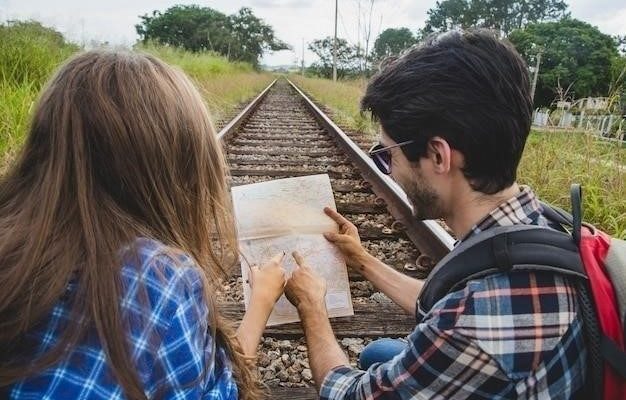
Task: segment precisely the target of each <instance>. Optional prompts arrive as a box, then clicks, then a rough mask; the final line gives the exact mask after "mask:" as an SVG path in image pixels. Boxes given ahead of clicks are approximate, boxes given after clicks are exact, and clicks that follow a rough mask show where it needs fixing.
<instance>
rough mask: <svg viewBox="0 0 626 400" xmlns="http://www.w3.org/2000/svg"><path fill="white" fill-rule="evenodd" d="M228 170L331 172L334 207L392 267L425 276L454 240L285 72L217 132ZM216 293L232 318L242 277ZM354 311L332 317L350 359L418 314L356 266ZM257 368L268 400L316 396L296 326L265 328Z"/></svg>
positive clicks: (238, 308)
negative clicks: (413, 213) (422, 219)
mask: <svg viewBox="0 0 626 400" xmlns="http://www.w3.org/2000/svg"><path fill="white" fill-rule="evenodd" d="M219 138H220V140H222V141H223V143H224V146H225V149H226V152H227V157H228V162H229V164H230V168H231V185H232V186H236V185H242V184H247V183H253V182H261V181H266V180H270V179H279V178H287V177H293V176H302V175H311V174H318V173H326V174H328V175H329V176H330V179H331V184H332V187H333V191H334V196H335V201H336V204H337V209H338V211H339V212H340V213H342V214H343V215H345V216H346V217H347V218H348V219H349V220H350V221H352V222H353V223H354V224H355V225H356V226H357V227H358V228H359V233H360V235H361V240H362V242H363V245H364V246H365V248H367V250H368V251H369V252H370V253H371V254H373V255H375V256H376V257H378V258H379V259H381V260H383V261H384V262H386V263H387V264H389V265H391V266H393V267H394V268H396V269H398V270H400V271H403V272H405V273H407V274H410V275H412V276H415V277H419V278H423V277H425V276H426V274H427V273H428V271H429V269H430V267H431V266H432V263H433V262H434V261H436V260H437V259H439V258H440V257H442V256H443V255H444V254H445V253H446V252H447V251H448V250H449V248H450V246H451V243H452V241H451V238H450V237H449V236H448V235H447V234H446V233H445V231H444V230H443V229H442V228H441V227H439V225H437V224H434V223H433V224H432V225H429V223H426V224H424V223H418V222H415V221H413V220H412V219H411V218H410V208H408V204H407V202H406V200H404V199H403V198H402V194H401V193H400V192H399V191H398V190H397V189H396V188H395V187H394V186H393V184H391V183H390V180H389V179H388V178H387V177H384V176H383V175H381V174H380V173H378V172H377V171H376V170H375V167H373V164H372V163H371V161H369V159H368V158H367V156H366V155H365V153H364V152H363V148H364V147H366V146H367V145H368V144H369V143H368V142H367V141H366V140H365V139H358V138H353V140H350V138H349V137H348V136H347V135H346V134H345V133H343V132H342V131H341V130H340V129H339V128H337V127H336V126H335V125H334V124H333V123H332V121H330V120H329V119H328V118H327V117H326V116H325V115H323V114H322V113H321V111H319V109H317V107H316V106H315V105H314V104H313V103H312V102H311V101H310V100H308V99H307V98H306V96H304V94H303V93H302V92H300V91H299V89H297V88H296V87H295V86H293V85H292V84H291V82H288V81H287V80H285V79H281V80H278V81H275V82H274V83H273V84H271V85H270V86H268V88H267V89H266V90H265V91H264V92H263V93H261V94H260V95H259V96H258V97H257V98H256V99H255V100H254V101H253V102H252V103H251V104H250V105H248V106H247V107H246V108H245V109H244V110H243V111H242V112H241V113H240V114H239V116H237V117H236V118H235V119H234V120H233V121H231V122H230V123H229V124H227V125H226V126H225V127H224V128H223V129H222V131H221V132H220V133H219ZM238 275H239V274H237V276H233V277H232V278H231V279H230V280H229V281H228V282H226V284H225V285H224V286H223V288H222V291H221V292H220V294H219V302H220V308H221V310H222V311H223V312H224V313H225V314H226V315H228V316H230V317H232V318H233V319H235V320H240V319H241V317H242V315H243V312H244V306H243V292H242V281H241V277H240V276H238ZM349 276H350V289H351V293H352V299H353V303H354V311H355V315H354V316H352V317H344V318H334V319H332V320H331V323H332V326H333V329H334V331H335V334H336V335H337V337H338V340H339V342H340V344H341V345H342V346H343V348H344V350H345V351H346V353H347V354H348V355H349V356H350V360H351V362H352V363H353V365H356V360H357V358H358V355H359V353H360V352H361V350H362V349H363V347H364V345H366V344H367V343H369V342H370V341H371V340H373V339H375V338H377V337H381V336H386V337H402V336H406V335H407V334H408V333H409V332H411V330H412V329H413V327H414V317H413V316H411V315H406V314H405V313H404V312H403V311H402V310H401V309H400V308H399V307H398V306H396V305H395V304H393V303H392V302H391V301H390V300H389V299H388V298H386V297H385V296H384V295H383V294H382V293H379V292H377V291H376V289H375V288H373V287H372V285H371V284H370V283H369V282H367V281H364V280H363V279H362V278H361V277H360V276H358V275H357V274H355V273H350V274H349ZM261 347H262V349H261V352H260V353H259V359H258V367H259V372H260V375H261V377H262V379H263V381H264V382H265V383H266V384H267V385H268V386H269V387H270V388H271V396H270V397H271V398H275V399H280V398H285V399H286V398H289V399H290V400H296V399H311V398H316V393H315V390H314V388H313V382H312V379H311V378H312V377H311V371H310V368H309V364H308V359H307V352H306V346H305V342H304V338H303V335H302V330H301V328H300V325H299V324H286V325H281V326H275V327H270V328H268V329H267V330H266V334H265V337H264V338H263V341H262V343H261Z"/></svg>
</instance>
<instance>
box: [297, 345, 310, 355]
mask: <svg viewBox="0 0 626 400" xmlns="http://www.w3.org/2000/svg"><path fill="white" fill-rule="evenodd" d="M296 350H298V351H300V352H303V353H304V352H305V351H306V350H307V349H306V346H302V345H300V346H298V347H296Z"/></svg>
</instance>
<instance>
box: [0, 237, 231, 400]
mask: <svg viewBox="0 0 626 400" xmlns="http://www.w3.org/2000/svg"><path fill="white" fill-rule="evenodd" d="M135 248H136V249H137V256H138V257H134V256H133V257H132V258H128V260H134V261H127V262H125V265H123V267H122V270H121V280H122V283H123V297H122V298H121V299H120V301H121V302H120V304H121V307H122V315H123V316H124V318H125V321H128V322H129V332H128V343H129V351H130V354H129V355H130V356H131V357H132V361H133V363H134V365H135V367H136V371H137V374H138V376H139V378H140V380H141V383H142V384H143V388H144V392H145V393H146V395H147V397H148V398H153V397H155V396H158V397H159V398H165V399H237V398H238V395H237V386H236V384H235V382H234V380H233V377H232V369H231V364H230V361H229V360H228V358H227V357H226V354H225V352H224V350H223V349H222V348H221V347H219V346H216V343H215V341H214V339H213V337H212V336H211V334H210V332H209V326H208V320H209V315H208V313H209V310H208V306H207V303H206V300H205V299H204V297H203V282H202V279H201V276H200V272H199V270H198V267H197V265H196V264H195V263H194V261H193V260H192V259H191V258H189V257H188V256H185V255H182V254H175V253H174V254H173V253H172V252H171V251H168V248H166V247H165V246H164V245H163V244H161V243H159V242H156V241H152V240H148V239H138V240H137V241H136V243H135ZM133 253H134V252H133ZM75 291H76V284H75V283H70V285H69V286H68V288H67V293H66V296H63V298H62V299H61V300H60V301H59V302H58V304H56V305H55V307H54V309H53V310H52V312H51V313H50V315H49V317H48V318H47V319H46V320H45V321H43V323H41V324H40V325H39V326H38V327H37V329H34V330H33V331H32V332H31V333H30V334H29V338H28V339H29V342H32V343H34V344H35V345H34V346H33V349H32V350H33V355H37V354H41V353H42V352H44V351H46V350H48V349H50V347H51V346H52V345H54V343H56V342H57V340H58V339H59V338H60V336H61V334H62V332H63V329H65V328H67V329H72V325H76V321H73V320H71V319H70V318H69V301H68V299H70V298H71V297H72V294H73V293H75ZM7 393H8V394H9V397H10V398H13V399H47V400H53V399H60V400H66V399H107V400H109V399H123V398H125V397H124V395H123V392H122V387H121V386H120V385H119V384H118V383H117V381H116V380H115V378H114V377H113V373H112V370H111V367H110V365H109V362H108V360H107V357H106V355H105V352H104V350H103V347H102V343H101V342H100V340H99V339H98V336H97V334H96V332H95V329H93V328H90V329H89V331H88V333H87V335H86V337H85V338H84V339H83V340H82V341H81V342H79V343H78V344H77V345H76V346H74V347H73V348H72V349H71V350H70V351H68V352H67V353H66V354H65V355H64V356H63V357H62V359H60V360H59V361H58V362H57V363H56V364H55V365H54V366H52V367H50V368H48V369H46V370H44V371H42V372H40V373H38V374H37V375H35V376H31V377H29V378H27V379H23V380H21V381H19V382H17V383H15V384H13V385H12V386H11V387H9V388H8V390H7Z"/></svg>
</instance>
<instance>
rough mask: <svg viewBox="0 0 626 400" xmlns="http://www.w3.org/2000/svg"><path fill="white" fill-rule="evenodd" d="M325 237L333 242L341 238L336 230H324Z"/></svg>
mask: <svg viewBox="0 0 626 400" xmlns="http://www.w3.org/2000/svg"><path fill="white" fill-rule="evenodd" d="M324 237H325V238H326V240H328V241H329V242H333V243H334V242H336V241H337V240H339V234H338V233H335V232H324Z"/></svg>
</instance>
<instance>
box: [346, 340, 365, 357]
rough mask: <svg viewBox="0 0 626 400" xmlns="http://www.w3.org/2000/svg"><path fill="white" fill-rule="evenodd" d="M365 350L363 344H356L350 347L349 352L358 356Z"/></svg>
mask: <svg viewBox="0 0 626 400" xmlns="http://www.w3.org/2000/svg"><path fill="white" fill-rule="evenodd" d="M364 348H365V346H363V345H362V344H357V343H354V344H351V345H349V346H348V351H349V352H351V353H352V354H354V355H355V356H358V355H359V354H361V352H362V351H363V349H364Z"/></svg>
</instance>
